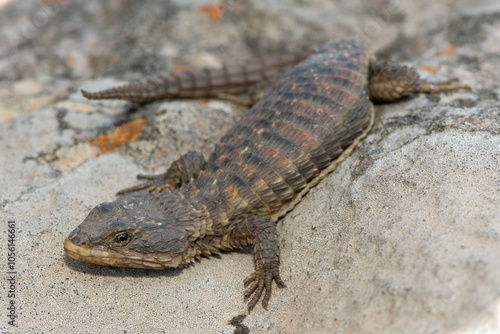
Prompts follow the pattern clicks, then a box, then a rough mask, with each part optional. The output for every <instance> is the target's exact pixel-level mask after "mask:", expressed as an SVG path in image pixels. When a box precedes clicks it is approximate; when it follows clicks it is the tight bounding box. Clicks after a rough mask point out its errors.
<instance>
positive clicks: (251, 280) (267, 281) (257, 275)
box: [243, 267, 286, 314]
mask: <svg viewBox="0 0 500 334" xmlns="http://www.w3.org/2000/svg"><path fill="white" fill-rule="evenodd" d="M273 280H274V281H275V282H276V284H277V285H278V288H286V285H285V283H283V281H282V280H281V277H280V274H279V271H278V268H277V267H270V268H263V269H262V270H259V269H258V270H257V271H256V272H254V273H253V274H252V275H250V276H248V277H247V278H246V279H245V281H244V282H243V284H244V287H245V288H246V290H245V295H244V296H245V298H244V301H245V302H246V301H247V300H248V299H249V298H250V297H251V296H252V295H253V297H252V299H251V300H250V302H249V303H248V313H249V314H250V312H251V311H252V309H253V308H254V307H255V305H257V302H258V301H259V299H260V298H261V297H262V293H263V292H264V290H265V293H264V299H262V307H264V309H265V310H267V303H268V302H269V299H270V298H271V292H272V283H273ZM254 293H255V294H254Z"/></svg>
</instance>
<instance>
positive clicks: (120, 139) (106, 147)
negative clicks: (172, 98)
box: [89, 118, 147, 155]
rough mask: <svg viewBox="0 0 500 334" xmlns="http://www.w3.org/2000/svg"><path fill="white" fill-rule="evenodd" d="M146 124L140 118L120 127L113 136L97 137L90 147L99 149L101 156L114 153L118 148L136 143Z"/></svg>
mask: <svg viewBox="0 0 500 334" xmlns="http://www.w3.org/2000/svg"><path fill="white" fill-rule="evenodd" d="M146 123H147V120H145V119H143V118H139V119H136V120H134V121H132V122H130V123H126V124H123V125H120V126H119V127H117V128H116V129H115V131H114V132H113V134H111V135H97V136H96V137H95V138H94V140H93V141H92V142H90V143H89V145H90V146H95V147H97V150H98V154H99V155H101V154H107V153H111V152H114V151H116V150H117V149H118V147H120V146H122V145H125V144H128V143H131V142H134V141H135V140H136V139H137V137H139V134H140V133H141V131H142V127H143V126H144V125H145V124H146Z"/></svg>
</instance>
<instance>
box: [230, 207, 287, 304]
mask: <svg viewBox="0 0 500 334" xmlns="http://www.w3.org/2000/svg"><path fill="white" fill-rule="evenodd" d="M231 237H232V239H233V241H234V242H235V243H237V244H242V245H250V244H251V245H253V250H254V258H255V272H254V273H253V274H252V275H250V276H248V277H247V278H246V279H245V281H244V286H245V288H246V290H245V301H247V300H248V299H249V298H250V297H251V300H250V302H249V303H248V312H249V313H250V312H251V311H252V309H253V308H254V307H255V305H256V304H257V302H258V301H259V299H260V298H261V297H262V293H264V290H265V293H264V298H263V299H262V306H263V307H264V309H267V303H268V302H269V299H270V298H271V291H272V283H273V281H275V282H276V284H277V285H278V287H279V288H285V287H286V285H285V283H283V281H282V280H281V277H280V273H279V264H280V247H279V240H278V231H277V229H276V224H275V222H274V221H273V220H272V219H271V218H270V217H257V216H251V217H249V218H246V219H245V220H243V221H242V222H241V223H239V224H238V225H237V227H236V228H235V229H234V230H233V232H232V233H231ZM252 295H253V297H252Z"/></svg>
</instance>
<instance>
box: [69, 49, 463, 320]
mask: <svg viewBox="0 0 500 334" xmlns="http://www.w3.org/2000/svg"><path fill="white" fill-rule="evenodd" d="M458 88H464V87H463V86H446V85H445V86H437V87H434V89H437V90H452V89H458ZM419 91H424V92H429V91H428V88H427V86H426V85H424V88H423V89H422V87H421V83H420V79H419V78H418V75H417V74H416V72H415V71H414V70H413V69H410V68H408V67H405V66H399V65H395V64H392V63H383V62H371V63H370V54H369V51H368V46H367V44H366V43H364V42H362V41H359V40H345V41H339V42H335V43H328V44H325V45H324V46H322V47H321V48H320V49H319V50H318V52H317V53H315V54H314V55H312V56H310V57H309V58H308V59H307V60H305V61H304V62H302V63H300V64H299V65H297V66H296V67H294V68H293V69H292V70H291V71H290V72H288V74H286V75H285V76H284V77H282V78H281V79H280V80H279V81H278V82H277V83H276V84H275V85H274V86H273V87H272V88H271V89H270V90H269V91H268V92H267V93H266V95H265V96H264V97H263V98H262V99H261V100H260V101H259V102H258V103H257V104H256V105H254V106H253V107H252V108H251V109H249V110H248V111H247V112H246V114H245V115H244V116H243V117H242V119H241V120H240V121H239V122H238V123H237V124H236V125H235V126H234V127H233V128H232V129H231V130H229V132H228V133H227V134H226V135H225V136H224V137H223V138H222V139H221V141H220V143H219V144H218V145H217V146H216V148H215V151H214V152H213V154H212V156H211V157H210V159H209V160H208V162H205V160H204V159H203V157H202V156H201V154H200V153H197V152H194V151H192V152H189V153H187V154H186V155H184V156H182V157H181V158H180V159H179V160H177V161H176V162H174V163H173V164H172V166H171V167H170V168H169V169H168V170H167V172H166V173H165V174H162V175H159V176H142V178H143V179H147V180H148V182H146V183H145V184H143V185H139V186H137V187H133V188H129V189H126V190H125V191H122V192H120V193H125V192H130V191H132V193H129V194H126V195H124V196H122V197H119V198H118V199H116V200H115V201H113V202H109V203H102V204H100V205H98V206H97V207H96V208H94V209H93V210H92V211H91V212H90V214H89V215H88V217H87V218H86V219H85V221H84V222H83V223H82V224H81V225H80V226H79V227H77V228H76V229H75V230H74V231H73V232H71V234H70V235H69V237H68V239H66V241H65V242H64V249H65V251H66V253H67V254H68V255H70V256H72V257H74V258H76V259H79V260H82V261H87V262H92V263H97V264H103V265H111V266H124V267H134V268H152V269H163V268H168V267H180V266H185V265H187V264H189V263H191V262H193V261H194V260H195V259H198V258H200V256H201V255H210V254H213V253H218V252H220V251H221V250H231V249H234V248H242V247H248V246H253V247H254V256H255V272H254V273H253V274H252V275H250V276H248V277H247V278H246V279H245V281H244V285H245V287H246V291H245V294H244V296H245V299H250V302H249V304H248V310H249V311H250V310H252V309H253V307H254V306H255V305H256V304H257V302H258V301H259V300H260V298H261V297H262V294H264V297H263V299H262V304H263V307H264V308H267V304H268V301H269V299H270V297H271V289H272V281H275V282H276V283H277V285H278V287H284V286H285V285H284V283H283V281H282V280H281V278H280V274H279V262H280V250H279V242H278V232H277V230H276V226H275V222H276V221H277V220H278V219H279V218H280V217H282V216H283V215H285V214H286V213H287V212H288V211H290V210H291V209H293V207H294V206H295V205H296V204H297V203H298V202H299V201H300V199H301V198H302V196H303V195H305V194H306V193H307V191H308V190H309V189H310V188H311V187H313V186H314V185H316V184H317V183H318V182H319V180H321V179H322V178H324V177H325V176H326V175H327V174H328V173H329V172H331V171H333V170H334V169H335V167H336V166H337V165H338V164H339V163H340V162H341V161H342V160H344V159H345V157H346V156H348V155H349V154H350V153H351V151H352V150H353V149H354V147H355V146H356V145H357V143H358V142H359V141H360V140H361V139H362V138H363V137H364V136H366V134H367V133H368V131H369V129H370V127H371V124H372V123H373V115H374V109H373V106H372V104H371V103H370V101H369V97H371V98H372V99H373V100H382V101H387V100H389V101H390V100H394V99H397V98H399V97H401V96H404V95H407V94H410V93H413V92H419ZM141 189H147V190H144V191H141V192H135V191H137V190H141ZM155 192H160V193H155Z"/></svg>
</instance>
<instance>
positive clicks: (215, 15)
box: [198, 5, 224, 22]
mask: <svg viewBox="0 0 500 334" xmlns="http://www.w3.org/2000/svg"><path fill="white" fill-rule="evenodd" d="M198 11H199V12H200V13H202V14H205V15H206V16H208V18H209V19H210V20H212V21H214V22H220V20H221V19H222V16H223V15H224V7H223V6H221V5H200V6H198Z"/></svg>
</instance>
